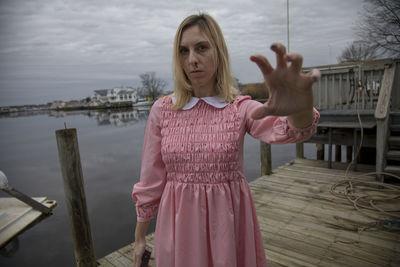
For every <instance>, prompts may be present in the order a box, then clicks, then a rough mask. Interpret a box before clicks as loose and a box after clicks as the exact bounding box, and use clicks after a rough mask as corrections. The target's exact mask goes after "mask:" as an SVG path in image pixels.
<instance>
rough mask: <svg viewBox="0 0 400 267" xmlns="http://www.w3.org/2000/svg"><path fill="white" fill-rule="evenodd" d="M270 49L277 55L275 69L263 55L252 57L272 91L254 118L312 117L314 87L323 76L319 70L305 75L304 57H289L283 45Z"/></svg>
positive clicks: (254, 112) (255, 112)
mask: <svg viewBox="0 0 400 267" xmlns="http://www.w3.org/2000/svg"><path fill="white" fill-rule="evenodd" d="M271 50H273V51H274V52H275V53H276V68H275V69H274V68H273V67H272V66H271V64H270V63H269V61H268V60H267V58H266V57H264V56H263V55H253V56H251V57H250V60H252V61H253V62H255V63H256V64H257V65H258V67H259V68H260V70H261V72H262V74H263V76H264V80H265V85H266V87H267V89H268V91H269V98H268V101H267V102H266V103H265V104H264V105H262V106H261V107H259V108H257V109H255V110H254V111H253V113H252V114H251V117H252V118H253V119H256V120H257V119H261V118H263V117H265V116H268V115H276V116H297V115H301V114H312V108H313V92H312V84H313V83H314V82H316V81H317V80H319V78H320V77H321V74H320V72H319V70H313V71H312V72H310V73H308V74H302V72H301V68H302V64H303V57H302V56H301V55H300V54H295V53H290V54H286V48H285V46H284V45H282V44H280V43H274V44H272V45H271Z"/></svg>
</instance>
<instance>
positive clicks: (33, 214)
mask: <svg viewBox="0 0 400 267" xmlns="http://www.w3.org/2000/svg"><path fill="white" fill-rule="evenodd" d="M34 200H36V201H38V202H40V203H42V204H43V205H45V206H46V207H49V208H54V207H55V206H56V204H57V202H56V201H55V200H48V199H47V198H46V197H38V198H34ZM45 217H46V215H45V214H43V213H42V212H40V211H38V210H35V209H33V208H32V207H30V206H28V205H27V204H25V203H24V202H22V201H20V200H18V199H16V198H13V197H2V198H0V248H2V247H4V246H5V245H6V244H7V243H8V242H10V241H11V240H12V239H13V238H15V237H17V236H18V235H19V234H21V233H22V232H23V231H25V230H26V229H28V228H29V227H32V226H33V225H34V224H35V223H37V222H39V221H40V220H42V219H44V218H45Z"/></svg>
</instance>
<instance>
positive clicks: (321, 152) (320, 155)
mask: <svg viewBox="0 0 400 267" xmlns="http://www.w3.org/2000/svg"><path fill="white" fill-rule="evenodd" d="M324 158H325V144H317V160H324Z"/></svg>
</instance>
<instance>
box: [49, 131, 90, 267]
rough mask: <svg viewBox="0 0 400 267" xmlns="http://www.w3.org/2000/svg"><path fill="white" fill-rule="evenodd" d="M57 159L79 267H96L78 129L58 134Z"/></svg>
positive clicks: (57, 132)
mask: <svg viewBox="0 0 400 267" xmlns="http://www.w3.org/2000/svg"><path fill="white" fill-rule="evenodd" d="M56 138H57V148H58V157H59V161H60V167H61V173H62V178H63V184H64V192H65V200H66V205H67V209H68V214H69V222H70V226H71V231H72V237H73V241H74V252H75V261H76V265H77V266H78V267H81V266H82V267H83V266H84V267H87V266H88V267H92V266H97V263H96V257H95V253H94V247H93V241H92V236H91V231H90V224H89V216H88V212H87V207H86V197H85V190H84V186H83V175H82V167H81V160H80V154H79V147H78V137H77V134H76V129H65V130H58V131H56Z"/></svg>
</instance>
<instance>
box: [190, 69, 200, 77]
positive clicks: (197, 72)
mask: <svg viewBox="0 0 400 267" xmlns="http://www.w3.org/2000/svg"><path fill="white" fill-rule="evenodd" d="M202 73H203V71H201V70H194V71H192V72H190V75H191V76H199V75H201V74H202Z"/></svg>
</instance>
